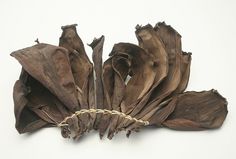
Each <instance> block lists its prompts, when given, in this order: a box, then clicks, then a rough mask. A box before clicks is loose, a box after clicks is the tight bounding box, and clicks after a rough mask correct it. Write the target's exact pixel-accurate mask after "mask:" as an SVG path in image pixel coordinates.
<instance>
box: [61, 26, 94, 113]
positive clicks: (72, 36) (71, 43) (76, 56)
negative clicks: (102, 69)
mask: <svg viewBox="0 0 236 159" xmlns="http://www.w3.org/2000/svg"><path fill="white" fill-rule="evenodd" d="M76 26H77V25H76V24H74V25H67V26H63V27H62V30H63V32H62V35H61V37H60V42H59V46H62V47H64V48H66V49H67V50H68V51H69V57H70V64H71V71H72V74H73V77H74V80H75V84H76V86H77V90H78V99H79V103H80V107H81V109H88V108H89V106H88V105H89V103H88V98H89V77H90V78H91V76H92V74H93V71H92V67H93V66H92V63H91V62H90V60H89V58H88V56H87V54H86V52H85V49H84V44H83V42H82V40H81V39H80V37H79V36H78V34H77V31H76ZM90 84H92V83H90Z"/></svg>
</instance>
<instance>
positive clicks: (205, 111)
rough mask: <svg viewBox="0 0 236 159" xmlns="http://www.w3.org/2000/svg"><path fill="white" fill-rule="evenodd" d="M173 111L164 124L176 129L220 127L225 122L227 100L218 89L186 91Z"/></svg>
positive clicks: (180, 96) (179, 97) (179, 96)
mask: <svg viewBox="0 0 236 159" xmlns="http://www.w3.org/2000/svg"><path fill="white" fill-rule="evenodd" d="M177 98H178V99H177V104H176V106H175V110H174V111H173V113H172V114H171V115H170V116H169V117H168V118H167V120H166V121H165V122H164V123H163V126H165V127H168V128H171V129H176V130H203V129H213V128H219V127H221V125H222V124H223V122H224V120H225V118H226V115H227V113H228V110H227V101H226V99H225V98H224V97H222V96H221V95H220V94H219V93H218V92H217V91H216V90H210V91H202V92H194V91H191V92H186V93H183V94H180V95H178V97H177Z"/></svg>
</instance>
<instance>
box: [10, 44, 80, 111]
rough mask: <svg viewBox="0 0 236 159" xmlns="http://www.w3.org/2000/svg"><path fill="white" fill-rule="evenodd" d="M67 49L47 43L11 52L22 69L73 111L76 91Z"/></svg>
mask: <svg viewBox="0 0 236 159" xmlns="http://www.w3.org/2000/svg"><path fill="white" fill-rule="evenodd" d="M68 54H69V53H68V51H67V50H66V49H64V48H62V47H57V46H53V45H49V44H37V45H34V46H32V47H28V48H25V49H22V50H18V51H15V52H13V53H11V56H13V57H15V58H16V59H17V60H18V61H19V62H20V64H21V65H22V67H23V68H24V70H26V71H27V72H28V73H29V74H30V75H31V76H32V77H33V78H35V79H36V80H37V81H40V83H42V85H43V86H44V87H46V88H47V89H48V90H49V91H50V92H52V93H53V94H54V95H55V96H56V97H58V98H59V99H60V100H61V101H62V103H63V104H65V106H66V107H67V108H68V109H69V110H71V111H73V110H76V109H78V102H77V91H76V88H75V82H74V78H73V76H72V72H71V67H70V62H69V55H68Z"/></svg>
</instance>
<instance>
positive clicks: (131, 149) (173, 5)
mask: <svg viewBox="0 0 236 159" xmlns="http://www.w3.org/2000/svg"><path fill="white" fill-rule="evenodd" d="M0 21H1V23H0V60H1V61H0V71H1V79H0V125H1V126H0V158H1V159H13V158H18V159H23V158H24V159H32V158H34V159H42V158H57V159H75V158H103V159H108V158H112V159H116V158H117V159H118V158H119V159H120V158H131V159H132V158H135V159H141V158H148V159H154V158H155V159H157V158H159V159H163V158H172V159H173V158H181V159H189V158H191V159H211V158H213V159H222V158H226V159H235V158H236V154H235V149H236V123H235V122H236V97H235V95H234V94H235V91H236V87H235V82H236V78H235V72H236V71H235V69H236V52H235V45H236V1H234V0H222V1H219V0H212V1H207V0H196V1H190V0H185V1H184V0H182V1H167V0H161V1H159V0H153V1H149V0H144V1H141V0H136V1H128V0H118V1H111V0H110V1H108V0H107V1H105V0H94V1H90V0H86V1H78V0H77V1H76V0H74V1H70V0H66V1H59V0H58V1H47V0H40V1H33V0H29V1H26V0H21V1H20V0H19V1H11V0H1V1H0ZM158 21H165V22H166V23H167V24H170V25H172V26H173V27H174V28H175V29H176V30H177V31H178V32H179V33H180V34H181V35H182V44H183V50H184V51H190V52H192V53H193V54H192V59H193V60H192V66H191V77H190V83H189V86H188V90H197V91H200V90H209V89H211V88H215V89H217V90H218V91H219V92H220V93H221V94H222V95H223V96H225V97H227V99H228V103H229V105H228V110H229V114H228V116H227V119H226V121H225V123H224V125H223V127H222V128H220V129H218V130H213V131H201V132H181V131H173V130H168V129H164V128H163V129H144V130H142V131H141V132H140V133H136V134H132V135H131V136H130V138H129V139H126V137H125V135H124V134H123V133H121V134H120V135H117V136H115V137H114V139H113V140H111V141H110V140H108V139H104V140H99V137H98V133H96V132H95V133H90V134H88V135H87V136H85V137H84V138H83V139H82V140H81V141H79V142H74V141H71V140H68V139H63V138H62V137H61V136H60V131H59V129H57V128H50V129H43V130H40V131H38V132H36V133H34V134H31V135H28V134H25V135H19V134H18V133H17V131H16V130H15V128H14V123H15V119H14V114H13V100H12V88H13V84H14V82H15V80H17V79H18V77H19V73H20V69H21V67H20V65H19V64H18V62H17V61H16V60H15V59H13V58H12V57H10V56H9V54H10V53H11V52H12V51H14V50H17V49H21V48H24V47H28V46H31V45H33V44H35V43H34V40H35V39H36V38H39V40H40V42H45V43H50V44H54V45H57V44H58V41H59V39H58V38H59V36H60V34H61V29H60V27H61V26H62V25H66V24H73V23H78V27H77V28H78V33H79V35H80V36H81V38H82V39H83V41H84V43H85V44H86V43H90V42H92V40H93V38H94V37H95V36H96V37H99V36H100V35H102V34H103V35H105V37H106V40H105V46H104V57H105V58H106V57H107V55H108V53H109V52H110V50H111V48H112V46H113V44H114V43H117V42H121V41H122V42H133V43H136V44H137V40H136V38H135V34H134V31H135V29H134V28H135V26H136V24H142V25H145V24H147V23H151V24H152V25H155V23H156V22H158ZM86 50H87V53H88V54H89V56H90V55H91V49H90V48H89V47H87V46H86Z"/></svg>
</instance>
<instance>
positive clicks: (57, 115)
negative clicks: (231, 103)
mask: <svg viewBox="0 0 236 159" xmlns="http://www.w3.org/2000/svg"><path fill="white" fill-rule="evenodd" d="M13 97H14V104H15V115H16V128H17V130H18V131H19V132H20V133H24V132H32V131H34V130H36V129H39V128H41V127H42V126H46V125H47V126H53V125H57V124H58V123H59V122H60V121H62V120H63V119H64V118H65V117H67V116H68V115H70V114H71V113H70V112H69V111H68V110H67V109H66V108H65V106H64V105H63V104H62V103H61V102H60V101H59V100H58V99H57V98H56V97H55V96H54V95H53V94H52V93H51V92H49V90H47V89H46V88H45V87H44V86H43V85H42V84H41V83H39V82H38V81H37V80H35V79H34V78H33V77H31V76H30V75H29V74H28V73H27V72H26V71H25V70H24V69H22V73H21V76H20V79H19V80H18V81H17V82H16V83H15V86H14V94H13Z"/></svg>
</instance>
